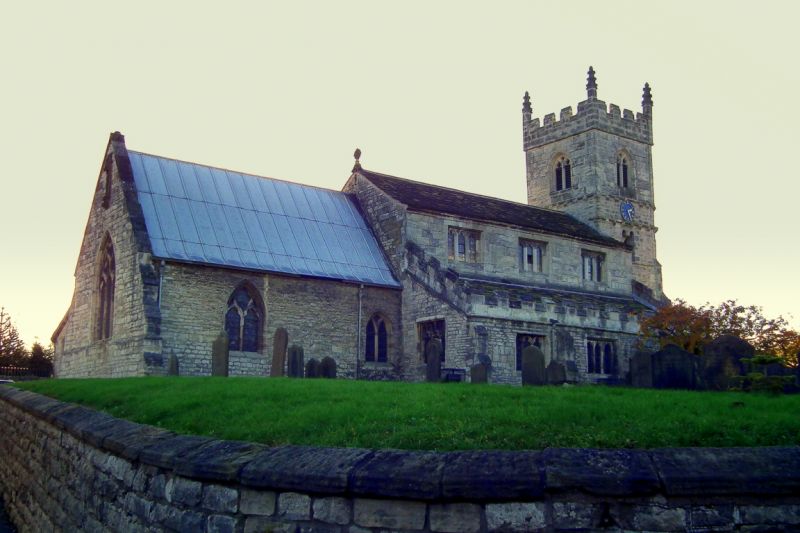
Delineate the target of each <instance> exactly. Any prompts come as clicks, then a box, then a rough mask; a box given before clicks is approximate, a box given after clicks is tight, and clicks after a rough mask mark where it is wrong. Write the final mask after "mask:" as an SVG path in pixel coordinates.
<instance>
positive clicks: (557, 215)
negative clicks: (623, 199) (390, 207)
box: [358, 168, 624, 247]
mask: <svg viewBox="0 0 800 533" xmlns="http://www.w3.org/2000/svg"><path fill="white" fill-rule="evenodd" d="M358 173H359V174H361V175H362V176H364V177H365V178H367V179H368V180H369V181H370V182H372V183H373V184H374V185H375V186H376V187H378V188H379V189H381V190H382V191H383V192H385V193H386V194H388V195H389V196H391V197H392V198H394V199H395V200H397V201H399V202H401V203H403V204H405V205H407V206H408V207H409V209H411V210H416V211H424V212H428V213H448V214H451V215H457V216H460V217H464V218H470V219H475V220H481V221H485V222H490V223H492V222H493V223H501V224H510V225H514V226H519V227H522V228H526V229H531V230H535V231H541V232H544V233H553V234H556V235H564V236H567V237H573V238H576V239H581V240H584V241H591V242H594V243H597V244H602V245H603V246H611V247H622V246H624V244H623V243H622V242H620V241H618V240H616V239H612V238H611V237H607V236H605V235H603V234H602V233H600V232H599V231H597V230H595V229H594V228H592V227H591V226H588V225H586V224H584V223H583V222H581V221H580V220H578V219H576V218H574V217H572V216H570V215H568V214H566V213H562V212H560V211H553V210H551V209H543V208H541V207H534V206H530V205H527V204H520V203H517V202H511V201H508V200H501V199H500V198H492V197H489V196H482V195H480V194H473V193H469V192H464V191H459V190H456V189H449V188H447V187H439V186H437V185H429V184H427V183H421V182H419V181H412V180H409V179H405V178H398V177H396V176H389V175H387V174H380V173H378V172H372V171H370V170H364V169H363V168H362V169H359V170H358Z"/></svg>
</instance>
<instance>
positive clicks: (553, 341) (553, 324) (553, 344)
mask: <svg viewBox="0 0 800 533" xmlns="http://www.w3.org/2000/svg"><path fill="white" fill-rule="evenodd" d="M557 325H558V320H555V319H553V318H551V319H550V361H555V356H556V326H557Z"/></svg>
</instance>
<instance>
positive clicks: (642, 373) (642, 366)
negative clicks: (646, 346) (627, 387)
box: [631, 352, 653, 389]
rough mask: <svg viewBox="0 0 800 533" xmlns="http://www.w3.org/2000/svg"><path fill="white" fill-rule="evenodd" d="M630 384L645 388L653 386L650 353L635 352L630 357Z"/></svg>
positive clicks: (651, 357)
mask: <svg viewBox="0 0 800 533" xmlns="http://www.w3.org/2000/svg"><path fill="white" fill-rule="evenodd" d="M631 385H632V386H634V387H640V388H647V389H649V388H651V387H652V386H653V356H652V354H650V353H648V352H637V353H635V354H634V355H633V357H631Z"/></svg>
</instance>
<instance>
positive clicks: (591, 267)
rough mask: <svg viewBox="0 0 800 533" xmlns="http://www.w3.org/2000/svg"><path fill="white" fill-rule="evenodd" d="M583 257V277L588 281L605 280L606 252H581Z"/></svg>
mask: <svg viewBox="0 0 800 533" xmlns="http://www.w3.org/2000/svg"><path fill="white" fill-rule="evenodd" d="M581 257H582V259H583V279H585V280H587V281H603V263H604V262H605V260H606V254H603V253H600V252H589V251H587V250H584V251H583V252H581Z"/></svg>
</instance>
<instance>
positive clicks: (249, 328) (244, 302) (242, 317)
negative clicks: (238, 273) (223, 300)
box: [225, 285, 264, 352]
mask: <svg viewBox="0 0 800 533" xmlns="http://www.w3.org/2000/svg"><path fill="white" fill-rule="evenodd" d="M258 301H259V300H257V299H256V298H255V296H254V294H253V290H252V289H251V288H249V287H248V286H245V285H243V286H241V287H239V288H237V289H236V290H235V291H233V294H231V297H230V298H229V299H228V311H227V312H226V313H225V333H227V334H228V348H229V349H230V350H237V351H242V352H257V351H259V344H260V340H261V329H262V322H261V321H262V317H263V316H264V312H263V310H262V309H261V306H260V305H259V303H258Z"/></svg>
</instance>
